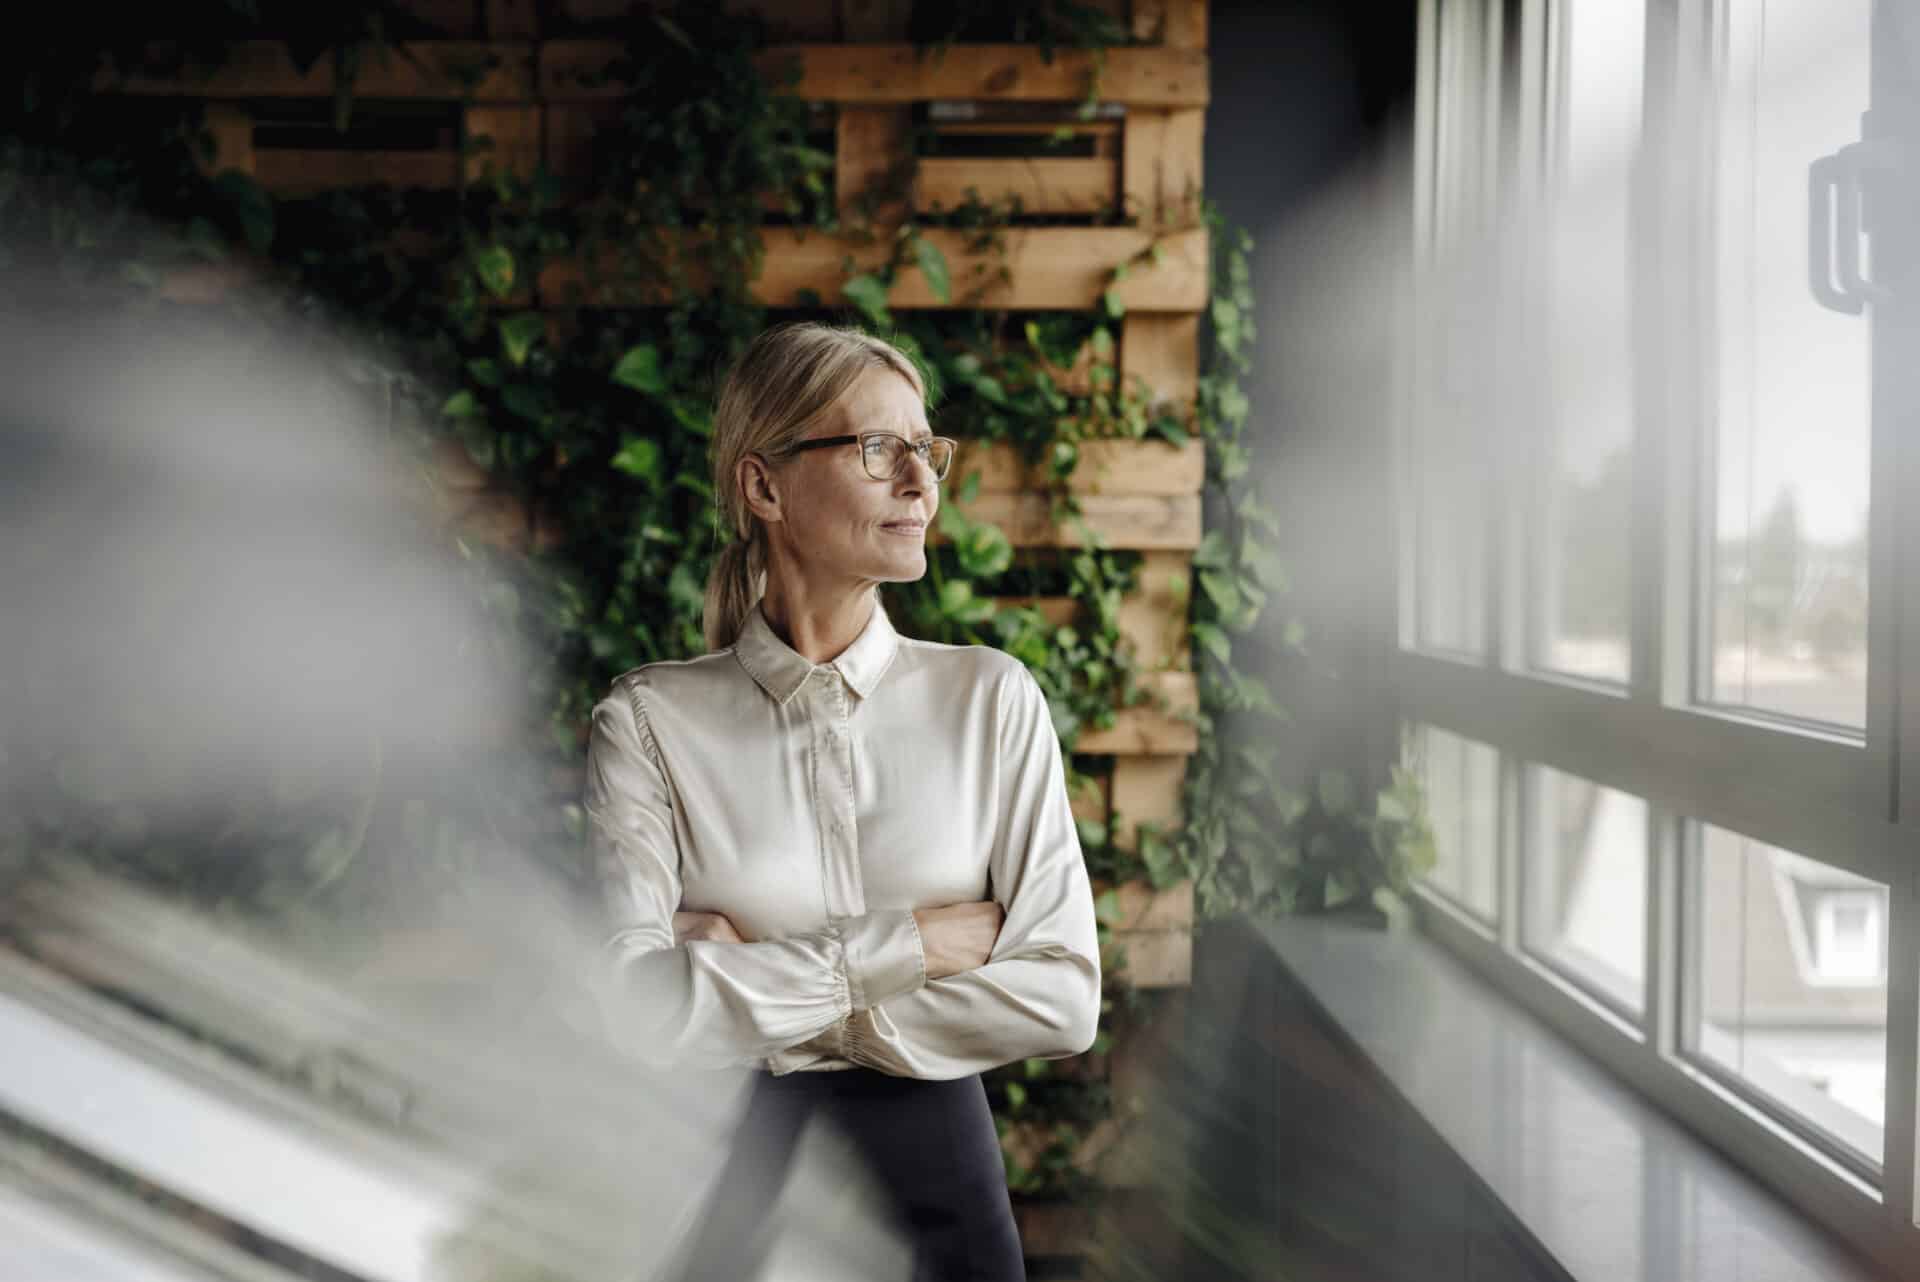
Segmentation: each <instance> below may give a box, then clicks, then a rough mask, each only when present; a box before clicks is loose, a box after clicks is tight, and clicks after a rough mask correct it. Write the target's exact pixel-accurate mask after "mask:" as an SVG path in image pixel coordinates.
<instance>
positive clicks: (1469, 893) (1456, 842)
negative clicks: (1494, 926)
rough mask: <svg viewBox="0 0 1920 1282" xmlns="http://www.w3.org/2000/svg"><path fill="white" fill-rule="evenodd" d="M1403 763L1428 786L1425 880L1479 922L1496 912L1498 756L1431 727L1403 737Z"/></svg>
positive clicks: (1491, 916)
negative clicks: (1429, 862) (1430, 850)
mask: <svg viewBox="0 0 1920 1282" xmlns="http://www.w3.org/2000/svg"><path fill="white" fill-rule="evenodd" d="M1407 762H1408V764H1409V765H1410V766H1411V767H1413V768H1414V769H1415V770H1416V771H1417V772H1418V773H1419V776H1420V779H1421V782H1422V783H1423V784H1424V785H1425V787H1426V790H1427V811H1428V816H1429V818H1430V820H1431V822H1432V824H1433V846H1434V866H1433V870H1432V871H1431V872H1430V873H1428V875H1427V880H1428V883H1429V884H1430V885H1432V886H1433V888H1434V889H1435V890H1438V891H1440V892H1441V893H1442V894H1444V895H1446V896H1447V897H1448V898H1449V899H1451V900H1452V901H1453V902H1454V903H1455V904H1456V905H1458V906H1459V907H1461V908H1463V909H1465V910H1466V911H1467V912H1468V913H1470V914H1472V915H1473V916H1475V917H1478V918H1479V919H1480V920H1482V921H1483V922H1492V921H1493V920H1494V919H1495V917H1496V916H1497V914H1498V890H1497V887H1496V885H1495V879H1496V877H1497V871H1496V862H1495V851H1496V849H1497V847H1498V843H1499V800H1500V791H1499V789H1500V756H1499V754H1498V753H1497V752H1495V751H1494V750H1493V749H1492V748H1489V747H1488V746H1487V745H1486V744H1484V743H1474V742H1473V741H1472V740H1469V739H1462V738H1461V737H1460V736H1458V735H1454V734H1449V733H1447V732H1446V731H1445V730H1441V729H1438V728H1436V727H1434V726H1420V727H1417V728H1415V729H1414V730H1412V731H1411V732H1410V733H1409V735H1408V736H1407Z"/></svg>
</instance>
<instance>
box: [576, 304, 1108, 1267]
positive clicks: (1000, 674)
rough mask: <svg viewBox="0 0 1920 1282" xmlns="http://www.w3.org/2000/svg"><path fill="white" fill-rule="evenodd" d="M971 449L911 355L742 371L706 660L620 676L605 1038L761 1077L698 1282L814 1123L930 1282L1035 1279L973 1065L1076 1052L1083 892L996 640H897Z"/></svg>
mask: <svg viewBox="0 0 1920 1282" xmlns="http://www.w3.org/2000/svg"><path fill="white" fill-rule="evenodd" d="M954 450H955V446H954V442H952V441H951V440H948V439H946V438H942V437H937V436H934V435H933V434H932V432H931V430H930V428H929V427H928V424H927V393H926V386H925V384H924V382H923V381H922V378H921V376H920V373H919V371H918V369H917V368H916V367H915V365H914V363H913V361H912V360H910V359H909V358H908V357H907V356H906V355H904V354H903V353H902V352H901V351H900V350H899V349H897V348H895V347H893V346H892V345H890V344H888V343H886V342H884V341H882V340H880V339H877V338H874V337H872V336H869V335H866V334H864V333H861V332H860V331H858V330H855V329H851V328H842V327H838V326H830V325H823V324H817V323H791V324H784V325H779V326H776V327H774V328H772V329H769V330H768V331H766V332H765V333H763V334H761V335H759V336H758V337H757V338H756V339H755V340H754V341H753V342H752V343H751V344H750V345H749V346H748V348H747V349H746V351H745V352H744V353H743V354H742V355H741V357H740V358H739V360H738V361H737V363H736V364H735V365H734V367H733V368H732V369H731V370H730V371H729V372H728V374H727V377H726V378H725V379H724V381H723V383H722V385H721V388H720V392H719V397H718V401H717V405H716V410H715V417H714V434H713V443H712V456H713V474H714V493H715V499H716V502H717V503H718V505H719V508H720V513H721V516H722V517H723V520H724V523H725V526H726V527H727V528H728V529H730V530H731V531H732V541H731V542H730V543H729V544H728V545H727V547H726V548H725V550H724V551H723V552H722V553H721V555H720V557H719V559H718V563H717V564H716V565H715V567H714V570H713V575H712V578H711V580H710V581H709V583H708V587H707V596H706V614H705V619H704V626H705V632H706V640H707V644H708V646H709V648H710V651H711V652H710V653H708V654H705V655H702V656H700V657H699V658H696V659H689V660H684V661H677V662H659V663H649V664H645V665H643V666H641V667H638V668H635V669H633V670H632V671H629V672H625V673H622V674H621V675H620V676H619V677H617V678H615V680H614V682H613V688H612V690H611V692H610V693H609V694H608V695H607V697H606V698H605V699H603V700H602V701H601V702H600V703H599V704H598V705H597V706H596V707H595V708H594V710H593V725H592V733H591V738H590V744H589V748H588V769H587V791H586V810H587V813H588V816H589V829H590V840H591V845H592V850H593V854H594V859H595V863H596V867H597V868H598V871H599V874H600V878H601V884H602V886H603V887H604V890H605V898H606V903H607V906H608V908H609V911H610V914H611V918H612V938H611V945H610V946H611V950H612V955H613V965H614V967H615V978H614V990H615V996H614V999H613V1001H614V1005H613V1008H612V1014H611V1020H612V1024H613V1033H614V1036H615V1037H616V1038H617V1039H618V1040H619V1041H620V1042H621V1043H622V1044H623V1045H624V1046H625V1047H626V1048H628V1050H629V1051H630V1053H633V1054H635V1055H637V1056H640V1057H642V1058H644V1059H647V1060H649V1061H651V1062H654V1063H656V1064H662V1065H674V1066H679V1065H685V1066H688V1067H690V1068H697V1067H701V1066H744V1067H748V1068H751V1069H754V1070H755V1080H754V1083H753V1087H752V1090H751V1092H750V1094H749V1103H748V1107H747V1112H746V1117H745V1120H744V1122H743V1125H742V1127H741V1130H740V1133H739V1135H738V1136H737V1137H736V1139H735V1141H734V1145H733V1148H732V1151H731V1153H730V1155H729V1158H728V1161H727V1163H726V1165H725V1167H724V1169H723V1171H722V1174H721V1177H720V1181H719V1184H718V1186H717V1189H716V1191H715V1193H714V1194H713V1196H712V1198H711V1200H710V1201H709V1203H708V1207H707V1212H706V1216H705V1219H704V1221H703V1223H702V1226H701V1228H700V1229H699V1230H698V1231H697V1232H696V1234H695V1236H694V1238H693V1239H692V1242H691V1246H690V1249H689V1251H688V1253H687V1267H688V1270H689V1272H688V1274H687V1276H693V1277H703V1278H704V1277H712V1278H726V1279H729V1280H730V1282H737V1280H738V1279H742V1278H746V1277H749V1276H751V1275H752V1274H753V1272H754V1269H755V1268H756V1266H757V1261H758V1260H759V1259H760V1257H761V1256H762V1255H763V1254H764V1251H765V1247H766V1242H765V1238H766V1236H767V1235H766V1233H765V1232H764V1231H762V1230H764V1228H765V1220H766V1215H767V1212H768V1209H769V1208H770V1206H771V1205H772V1203H773V1201H774V1199H775V1198H776V1196H777V1195H778V1193H779V1191H780V1186H781V1183H782V1182H783V1180H784V1177H785V1172H786V1163H787V1159H788V1157H789V1156H790V1154H791V1152H792V1149H793V1145H794V1144H795V1143H796V1141H797V1139H798V1137H799V1135H800V1132H801V1129H802V1127H803V1126H804V1125H805V1124H806V1122H807V1121H808V1119H809V1118H811V1117H813V1116H815V1115H824V1116H825V1117H826V1119H827V1120H828V1121H829V1122H830V1123H831V1124H833V1125H836V1126H839V1127H841V1128H843V1129H844V1130H845V1132H846V1133H847V1134H848V1136H849V1137H850V1138H851V1139H852V1140H853V1141H854V1142H855V1145H856V1147H857V1148H858V1149H859V1151H861V1152H862V1153H863V1154H864V1155H865V1157H866V1159H867V1160H868V1161H869V1163H870V1164H871V1165H872V1167H873V1170H874V1173H875V1175H876V1176H877V1177H878V1181H879V1183H880V1184H881V1185H882V1186H883V1187H884V1188H886V1189H888V1190H890V1191H891V1192H892V1193H893V1194H894V1195H895V1196H896V1198H897V1203H898V1209H899V1211H900V1214H901V1224H902V1227H903V1229H904V1230H905V1232H906V1234H907V1236H908V1238H909V1239H910V1240H911V1241H912V1243H913V1245H914V1251H915V1257H914V1258H915V1271H914V1277H915V1278H926V1279H948V1278H956V1279H957V1278H969V1279H971V1278H978V1279H994V1280H996V1282H1000V1280H1004V1279H1018V1278H1023V1277H1024V1269H1023V1265H1022V1260H1021V1251H1020V1243H1019V1239H1018V1236H1017V1234H1016V1233H1015V1230H1014V1225H1013V1218H1012V1210H1011V1206H1010V1204H1009V1201H1008V1196H1007V1186H1006V1177H1005V1169H1004V1167H1003V1165H1002V1162H1001V1157H1000V1150H999V1144H998V1141H997V1139H996V1138H995V1133H994V1128H993V1119H992V1116H991V1114H990V1113H989V1111H988V1107H987V1100H986V1093H985V1089H984V1087H983V1086H982V1084H981V1081H980V1073H981V1072H982V1071H983V1070H986V1069H990V1068H994V1067H996V1066H999V1065H1002V1064H1007V1063H1011V1062H1013V1061H1016V1060H1021V1059H1027V1058H1033V1057H1038V1058H1045V1059H1056V1058H1061V1057H1064V1056H1068V1055H1073V1054H1077V1053H1079V1052H1081V1051H1084V1050H1086V1049H1087V1048H1088V1047H1089V1046H1090V1045H1091V1044H1092V1042H1093V1039H1094V1032H1095V1026H1096V1024H1097V1022H1098V1018H1099V1011H1100V962H1099V955H1098V951H1097V947H1096V942H1095V934H1094V914H1093V899H1092V893H1091V890H1090V888H1089V885H1088V880H1087V874H1086V867H1085V865H1084V863H1083V862H1082V858H1081V852H1080V845H1079V839H1078V836H1077V834H1076V832H1075V829H1074V824H1073V818H1072V816H1071V814H1070V813H1069V810H1068V801H1067V789H1066V778H1065V773H1064V770H1063V766H1062V762H1061V755H1060V747H1059V742H1058V740H1057V739H1056V738H1055V736H1054V732H1053V726H1052V722H1051V719H1050V717H1049V715H1048V711H1047V701H1046V697H1045V695H1044V694H1043V693H1042V692H1041V690H1040V687H1039V685H1038V683H1037V682H1035V680H1034V679H1033V676H1032V674H1031V673H1029V672H1028V671H1027V669H1026V668H1025V667H1024V666H1023V665H1022V664H1021V663H1020V662H1019V661H1018V660H1016V659H1014V658H1012V657H1011V656H1009V655H1007V654H1005V653H1003V652H1001V651H999V650H995V649H992V648H990V647H985V646H955V645H941V644H935V643H932V642H926V641H917V640H912V639H909V638H906V637H902V636H900V635H899V634H898V633H896V632H895V631H894V628H893V626H892V624H891V622H890V621H889V619H888V617H887V614H886V611H885V609H884V608H883V607H882V606H881V603H880V599H879V594H878V591H877V587H878V585H879V584H881V583H891V582H907V581H911V580H915V579H918V578H920V577H921V576H922V575H924V574H925V573H926V568H927V554H926V534H927V530H928V528H929V527H930V525H931V524H932V522H933V519H934V514H935V512H936V511H937V510H938V508H939V503H940V490H939V485H940V481H941V480H942V479H943V478H944V477H945V476H946V475H947V472H948V469H949V468H950V467H951V466H952V463H953V455H954Z"/></svg>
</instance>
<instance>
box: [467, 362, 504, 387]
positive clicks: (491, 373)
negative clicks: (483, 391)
mask: <svg viewBox="0 0 1920 1282" xmlns="http://www.w3.org/2000/svg"><path fill="white" fill-rule="evenodd" d="M467 373H469V374H471V375H473V381H474V382H476V383H478V384H480V386H482V387H498V386H500V362H499V361H496V360H494V359H493V358H492V357H491V356H482V357H480V358H478V359H477V360H471V361H468V362H467Z"/></svg>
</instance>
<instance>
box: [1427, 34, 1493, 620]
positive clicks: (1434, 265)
mask: <svg viewBox="0 0 1920 1282" xmlns="http://www.w3.org/2000/svg"><path fill="white" fill-rule="evenodd" d="M1489 34H1490V33H1489V32H1488V30H1487V27H1486V21H1485V13H1484V10H1483V8H1482V7H1481V6H1478V5H1466V4H1449V5H1443V6H1441V8H1440V12H1439V22H1438V26H1437V30H1436V38H1437V48H1436V49H1435V51H1434V62H1433V68H1434V75H1435V80H1436V85H1435V99H1434V121H1433V131H1432V134H1431V146H1432V169H1433V194H1432V201H1433V204H1432V208H1431V209H1430V210H1429V211H1428V219H1429V223H1428V229H1427V230H1428V235H1427V239H1426V251H1427V253H1426V258H1425V261H1424V265H1423V271H1422V277H1423V287H1422V290H1421V303H1420V311H1419V313H1418V316H1417V323H1418V326H1419V331H1418V333H1417V335H1416V337H1415V351H1416V355H1417V361H1418V364H1417V367H1416V376H1415V383H1414V388H1413V405H1414V407H1415V408H1414V415H1415V417H1414V422H1413V427H1412V432H1411V440H1410V442H1409V445H1410V448H1409V450H1408V451H1407V456H1406V460H1405V465H1406V466H1407V468H1408V469H1409V470H1408V474H1407V475H1408V482H1409V484H1408V486H1407V493H1408V495H1409V497H1410V499H1411V501H1412V506H1413V511H1412V516H1413V521H1412V532H1413V539H1414V557H1413V565H1412V574H1413V589H1414V593H1413V615H1414V617H1413V619H1412V621H1411V622H1412V631H1413V635H1414V642H1415V644H1416V645H1417V646H1419V647H1421V648H1423V649H1432V650H1445V651H1453V652H1457V653H1463V654H1472V655H1480V654H1484V653H1485V652H1486V645H1487V640H1486V601H1487V586H1486V565H1487V539H1486V520H1487V505H1486V491H1487V475H1486V446H1487V439H1488V424H1489V423H1490V422H1491V418H1490V415H1489V412H1488V400H1489V391H1490V387H1491V377H1490V375H1489V372H1488V366H1487V361H1488V350H1487V344H1486V341H1485V338H1484V335H1485V333H1486V332H1487V329H1488V325H1489V316H1488V312H1489V307H1490V304H1491V300H1490V299H1489V298H1488V297H1487V295H1486V292H1485V289H1484V284H1483V283H1484V281H1485V280H1486V278H1487V273H1488V264H1487V261H1486V256H1487V254H1488V249H1489V247H1488V244H1487V239H1486V236H1485V234H1484V228H1485V224H1486V220H1487V218H1488V216H1489V215H1490V213H1491V211H1492V210H1491V200H1490V191H1491V184H1490V177H1491V175H1492V173H1493V161H1494V154H1493V151H1492V145H1491V144H1492V139H1493V136H1494V135H1493V132H1492V130H1491V129H1490V127H1489V126H1490V124H1491V123H1492V121H1493V120H1494V116H1495V112H1496V111H1497V98H1496V96H1495V88H1496V87H1497V85H1498V77H1497V75H1496V74H1495V69H1494V68H1493V67H1492V66H1491V65H1490V62H1489V58H1490V53H1489Z"/></svg>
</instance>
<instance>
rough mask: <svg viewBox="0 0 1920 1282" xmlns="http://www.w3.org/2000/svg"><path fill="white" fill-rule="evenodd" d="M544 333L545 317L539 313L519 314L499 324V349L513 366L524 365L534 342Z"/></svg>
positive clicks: (545, 330) (545, 328) (545, 326)
mask: <svg viewBox="0 0 1920 1282" xmlns="http://www.w3.org/2000/svg"><path fill="white" fill-rule="evenodd" d="M546 332H547V318H546V317H544V316H542V315H541V314H540V313H539V312H521V313H520V314H519V315H517V316H509V317H507V319H505V320H503V321H501V322H500V347H501V349H502V350H503V351H505V352H506V354H507V360H508V361H510V362H511V363H512V364H513V365H515V366H516V367H517V366H521V365H525V364H526V363H527V353H528V352H530V351H532V350H533V343H534V340H535V339H537V338H539V337H540V336H541V335H543V334H545V333H546Z"/></svg>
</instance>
